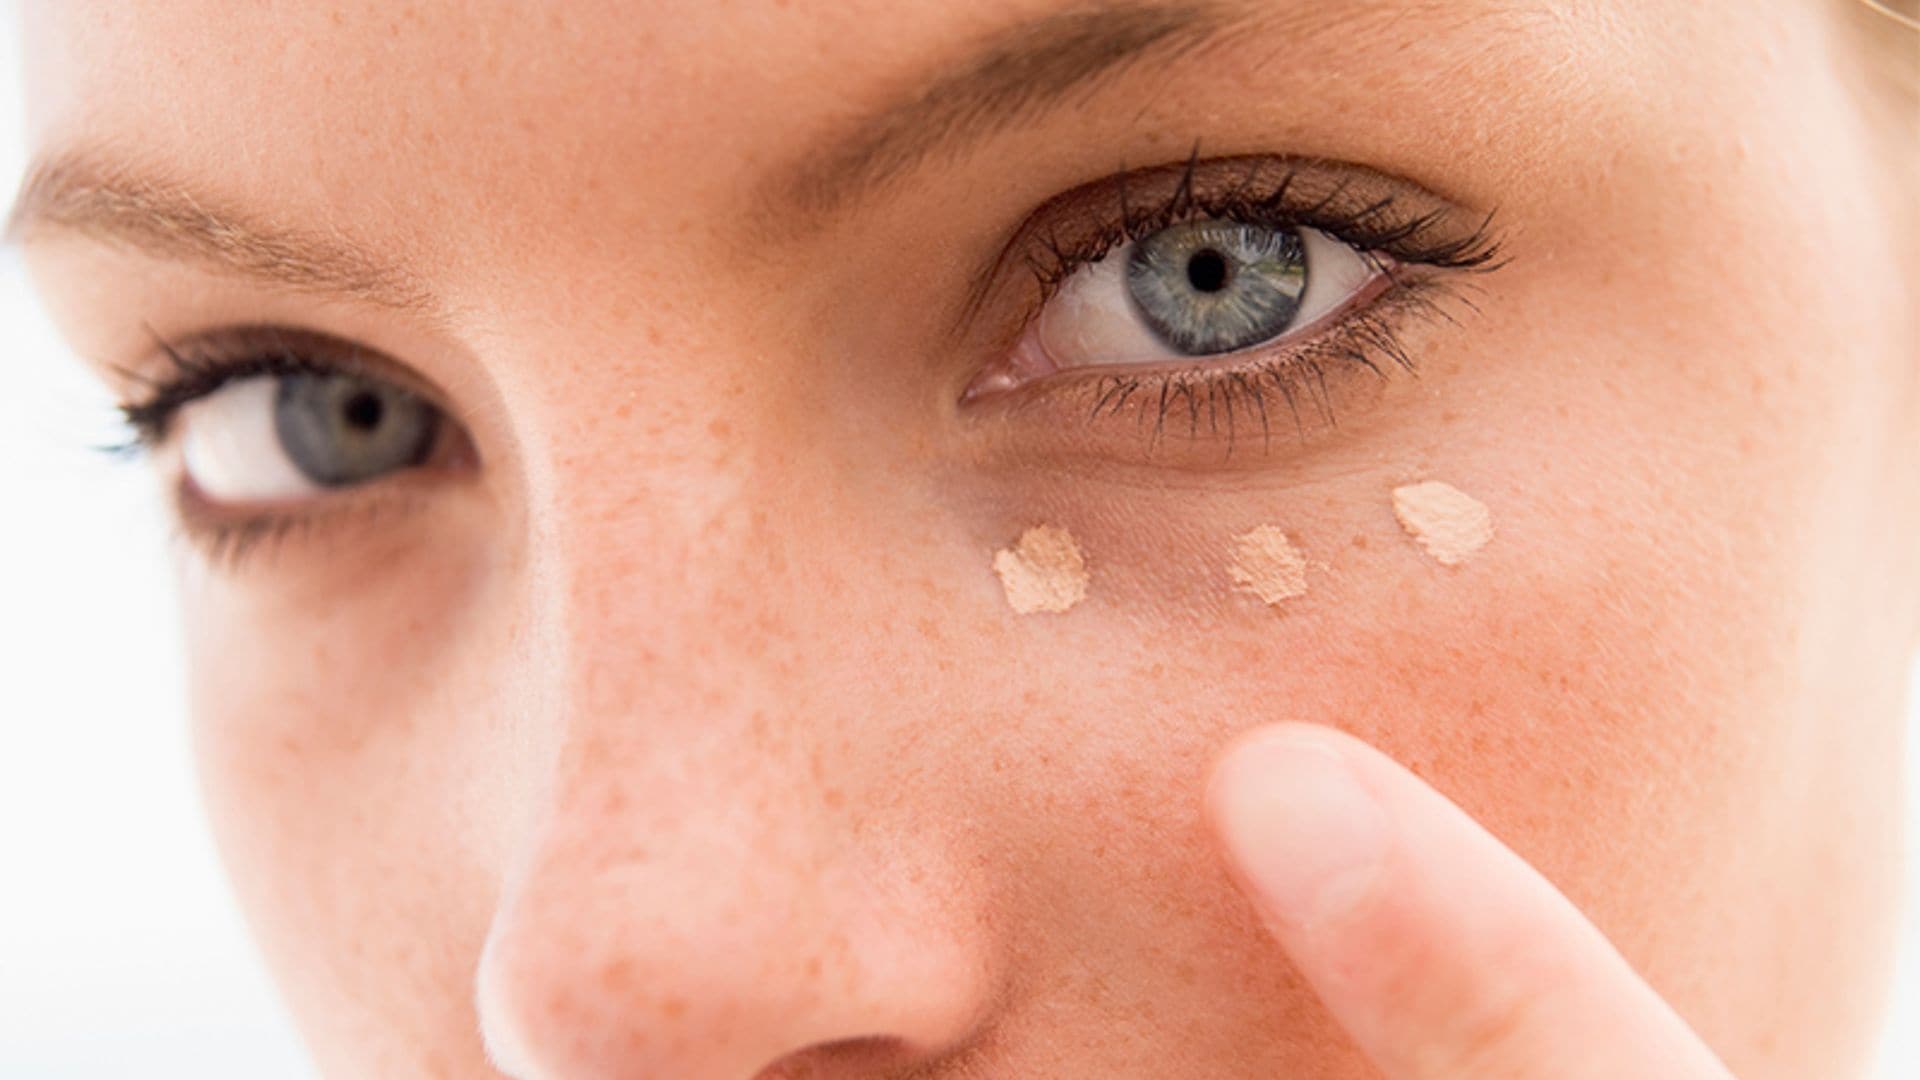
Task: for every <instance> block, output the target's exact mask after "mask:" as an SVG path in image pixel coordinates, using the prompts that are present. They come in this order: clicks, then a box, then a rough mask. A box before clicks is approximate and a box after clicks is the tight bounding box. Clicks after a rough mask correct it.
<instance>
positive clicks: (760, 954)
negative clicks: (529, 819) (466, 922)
mask: <svg viewBox="0 0 1920 1080" xmlns="http://www.w3.org/2000/svg"><path fill="white" fill-rule="evenodd" d="M709 854H710V855H711V854H712V853H711V851H710V852H709ZM846 869H847V868H845V867H840V868H834V867H826V866H821V865H818V864H814V865H805V864H801V863H795V862H791V861H786V860H779V859H773V858H768V857H767V855H766V853H764V852H755V851H752V850H751V849H746V850H742V849H739V848H734V849H733V857H732V858H717V857H710V858H707V859H704V860H701V861H700V862H698V863H697V864H694V863H689V862H688V861H687V860H685V859H680V860H675V861H674V864H673V865H669V866H662V865H661V863H660V861H659V860H658V858H657V857H653V858H649V859H648V860H647V861H646V862H645V863H644V864H641V865H634V864H626V865H621V864H615V863H608V862H605V861H596V860H586V861H581V860H579V859H578V858H577V857H569V856H566V855H560V854H557V853H555V852H553V851H548V852H545V853H543V857H542V860H541V865H540V866H539V867H538V868H537V869H536V870H535V871H534V872H533V873H532V874H530V875H528V876H527V877H526V878H525V879H523V881H522V882H521V883H520V884H519V885H518V886H517V887H516V888H515V889H514V890H512V895H510V896H509V897H508V898H507V900H506V901H505V902H503V904H502V906H501V908H500V910H499V912H498V914H497V915H496V918H495V920H494V924H493V928H492V932H491V933H490V934H489V936H488V940H487V944H486V948H485V950H484V951H483V953H482V957H481V962H480V965H479V969H478V971H477V973H476V985H475V999H476V1005H477V1008H478V1010H479V1016H480V1024H481V1033H482V1036H483V1038H484V1039H485V1042H486V1047H487V1053H488V1056H489V1058H490V1059H491V1060H492V1061H493V1062H494V1064H495V1066H496V1067H497V1068H499V1069H500V1070H501V1071H502V1072H504V1073H506V1074H508V1075H510V1076H513V1077H516V1078H519V1080H547V1078H556V1080H557V1078H563V1077H564V1078H566V1080H589V1078H593V1080H598V1078H609V1080H610V1078H616V1077H617V1078H623V1080H624V1078H629V1077H673V1078H680V1080H701V1078H715V1080H720V1078H725V1080H754V1078H765V1080H772V1078H774V1077H787V1076H800V1075H804V1076H810V1077H828V1076H836V1075H847V1076H865V1075H872V1074H873V1073H874V1072H876V1071H894V1070H897V1069H903V1068H910V1067H912V1066H915V1065H924V1064H926V1063H928V1062H932V1061H935V1060H938V1059H940V1058H942V1057H945V1056H947V1055H950V1054H953V1053H955V1052H957V1050H958V1049H959V1048H962V1047H964V1046H965V1045H966V1044H967V1043H968V1042H969V1041H971V1040H972V1038H973V1037H974V1034H975V1031H976V1028H977V1025H978V1024H979V1023H980V1021H981V1019H982V1017H983V1016H984V1015H985V1014H986V1011H987V1010H986V1006H987V1003H988V1001H989V998H990V991H989V988H988V986H987V970H988V966H987V965H986V964H984V963H982V962H981V959H980V958H979V957H978V956H977V955H976V954H975V951H976V950H977V949H978V942H977V941H973V940H969V938H968V937H967V936H966V935H964V934H963V933H962V932H961V931H960V924H958V923H957V922H956V921H955V920H954V919H953V918H952V916H953V915H954V913H955V912H954V905H953V902H952V897H953V895H954V893H952V892H950V891H948V890H945V889H941V890H938V891H930V890H927V885H928V884H929V881H928V879H927V878H926V875H925V872H924V870H920V871H916V872H915V873H914V874H913V875H912V878H913V884H912V885H911V886H908V885H905V884H904V882H905V880H906V879H904V878H902V877H898V876H894V875H888V874H886V873H885V871H884V869H882V870H881V871H880V874H881V876H879V877H876V876H875V875H874V872H873V871H874V868H871V867H868V868H864V869H862V870H860V871H859V872H856V873H845V872H844V871H845V870H846ZM837 882H844V883H845V885H844V886H843V885H840V884H836V883H837ZM894 883H902V884H900V885H898V887H895V885H894ZM967 923H968V924H972V920H967Z"/></svg>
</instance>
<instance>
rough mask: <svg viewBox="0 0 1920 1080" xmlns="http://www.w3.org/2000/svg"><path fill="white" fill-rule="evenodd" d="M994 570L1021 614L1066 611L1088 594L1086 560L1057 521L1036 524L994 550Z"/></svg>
mask: <svg viewBox="0 0 1920 1080" xmlns="http://www.w3.org/2000/svg"><path fill="white" fill-rule="evenodd" d="M993 572H994V573H996V574H998V575H1000V587H1001V588H1002V589H1003V590H1005V591H1006V594H1007V604H1008V606H1010V607H1012V608H1013V610H1015V611H1017V612H1019V613H1020V614H1022V615H1032V614H1034V613H1035V612H1039V611H1053V612H1059V611H1066V610H1067V609H1068V608H1071V607H1073V605H1075V604H1077V603H1079V602H1080V601H1082V600H1085V599H1086V598H1087V562H1086V560H1085V559H1083V558H1081V556H1080V548H1079V546H1078V545H1076V544H1075V543H1074V542H1073V534H1072V533H1069V532H1068V531H1067V530H1065V529H1063V528H1061V527H1060V526H1058V525H1036V526H1034V527H1033V528H1031V529H1028V530H1027V531H1026V532H1024V533H1021V534H1020V542H1019V543H1017V544H1015V545H1014V546H1013V547H1012V548H1011V549H1007V548H1002V549H1000V550H999V551H996V552H994V553H993Z"/></svg>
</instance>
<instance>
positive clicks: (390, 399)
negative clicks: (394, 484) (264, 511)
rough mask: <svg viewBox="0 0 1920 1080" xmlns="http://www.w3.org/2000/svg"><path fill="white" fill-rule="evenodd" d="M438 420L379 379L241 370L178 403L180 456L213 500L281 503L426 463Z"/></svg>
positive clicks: (432, 410) (423, 404)
mask: <svg viewBox="0 0 1920 1080" xmlns="http://www.w3.org/2000/svg"><path fill="white" fill-rule="evenodd" d="M443 421H444V417H443V416H442V415H441V413H440V410H439V409H438V408H436V407H435V406H433V405H432V404H430V403H429V402H428V401H426V399H424V398H422V397H420V396H419V395H417V394H414V393H412V392H411V391H408V390H406V389H403V388H401V387H399V386H396V385H394V384H392V383H390V382H386V381H384V380H380V379H374V378H370V377H365V376H361V375H355V374H348V373H344V372H342V373H322V372H315V373H306V372H293V373H287V374H266V375H248V376H245V377H242V378H238V379H234V380H232V381H230V382H228V383H227V384H226V385H224V386H222V387H220V388H219V389H217V390H215V391H213V392H212V393H209V394H207V395H206V396H205V397H202V398H200V399H198V400H195V401H192V402H189V403H188V404H186V405H184V406H182V407H181V409H180V416H179V423H180V426H181V428H182V430H181V433H180V434H181V438H180V446H181V456H182V464H183V465H184V466H185V469H186V472H187V475H188V477H189V478H190V479H191V480H192V481H193V484H194V487H195V488H196V489H197V490H198V491H199V492H200V494H201V495H202V496H203V497H205V498H207V499H209V500H211V501H213V502H220V503H242V502H278V501H288V500H294V499H299V498H304V497H307V496H311V495H315V494H317V493H319V492H320V491H322V490H324V489H327V488H342V487H350V486H352V485H355V484H364V483H367V482H369V481H373V480H377V479H379V478H381V477H383V476H386V475H387V474H389V473H394V472H398V471H400V470H402V469H407V468H411V467H414V466H417V465H422V464H425V463H426V462H427V461H428V459H429V458H430V457H432V456H433V452H434V449H435V447H436V445H437V444H438V443H439V442H440V438H439V436H440V433H441V429H442V427H443V426H444V425H443Z"/></svg>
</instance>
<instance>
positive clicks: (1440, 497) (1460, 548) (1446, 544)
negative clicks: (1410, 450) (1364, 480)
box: [1393, 480, 1493, 566]
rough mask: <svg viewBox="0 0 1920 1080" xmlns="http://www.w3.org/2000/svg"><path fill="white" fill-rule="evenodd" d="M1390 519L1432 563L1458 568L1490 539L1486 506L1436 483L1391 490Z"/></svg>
mask: <svg viewBox="0 0 1920 1080" xmlns="http://www.w3.org/2000/svg"><path fill="white" fill-rule="evenodd" d="M1393 516H1394V517H1396V518H1398V519H1399V520H1400V527H1401V528H1403V529H1405V530H1406V531H1407V535H1408V536H1411V537H1413V539H1414V541H1415V542H1416V543H1418V544H1419V545H1420V547H1421V548H1422V549H1424V550H1425V551H1426V553H1427V554H1428V555H1430V556H1432V557H1433V561H1434V562H1437V563H1439V564H1440V565H1442V566H1458V565H1460V564H1461V563H1463V562H1466V561H1467V557H1468V556H1469V555H1472V554H1473V553H1474V552H1476V551H1479V550H1480V549H1481V548H1483V547H1485V546H1486V545H1487V541H1489V540H1491V539H1493V515H1492V513H1490V512H1489V511H1488V510H1487V507H1486V504H1485V503H1482V502H1481V501H1480V500H1478V499H1475V498H1474V497H1473V496H1471V495H1468V494H1467V493H1465V492H1463V491H1461V490H1460V489H1459V488H1457V487H1454V486H1453V485H1452V484H1443V483H1441V482H1440V481H1438V480H1428V481H1425V482H1423V483H1418V484H1408V485H1406V486H1404V487H1397V488H1394V489H1393Z"/></svg>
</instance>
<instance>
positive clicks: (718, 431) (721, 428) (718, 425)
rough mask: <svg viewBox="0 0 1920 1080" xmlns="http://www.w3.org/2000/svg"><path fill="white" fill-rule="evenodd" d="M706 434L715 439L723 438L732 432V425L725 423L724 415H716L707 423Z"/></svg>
mask: <svg viewBox="0 0 1920 1080" xmlns="http://www.w3.org/2000/svg"><path fill="white" fill-rule="evenodd" d="M707 434H709V435H711V436H713V437H714V438H716V439H724V438H726V437H727V436H729V435H732V434H733V427H732V426H731V425H730V424H728V423H727V421H726V419H725V418H724V417H719V416H716V417H714V418H713V422H712V423H710V424H708V425H707Z"/></svg>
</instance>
